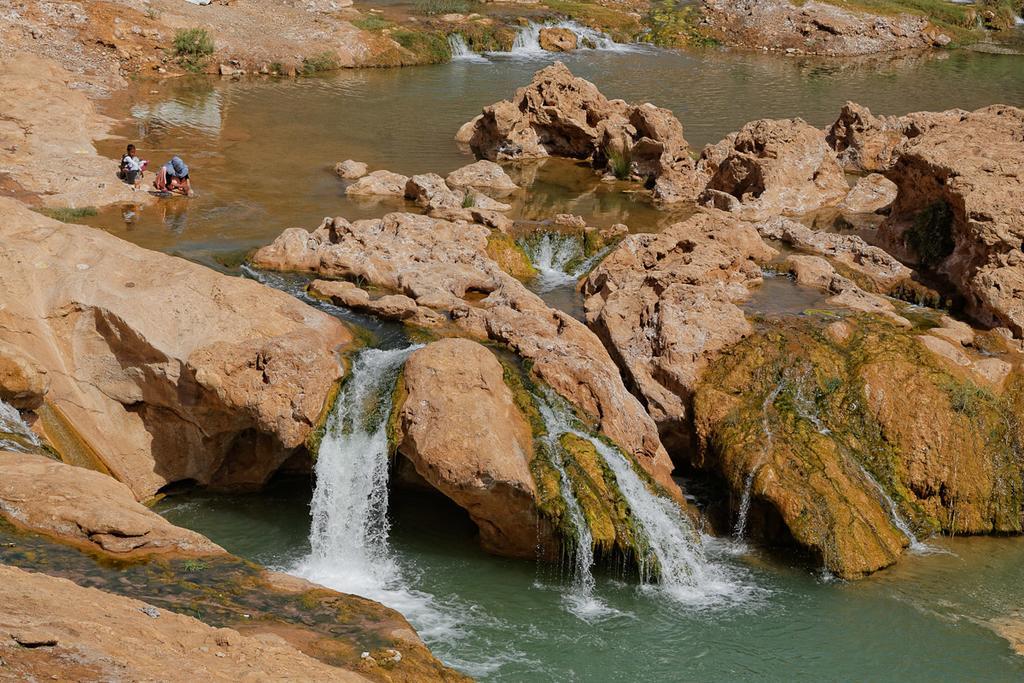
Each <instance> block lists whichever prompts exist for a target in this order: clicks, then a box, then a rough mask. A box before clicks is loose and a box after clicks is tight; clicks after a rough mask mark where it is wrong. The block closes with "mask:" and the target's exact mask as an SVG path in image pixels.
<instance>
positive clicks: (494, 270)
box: [253, 210, 678, 492]
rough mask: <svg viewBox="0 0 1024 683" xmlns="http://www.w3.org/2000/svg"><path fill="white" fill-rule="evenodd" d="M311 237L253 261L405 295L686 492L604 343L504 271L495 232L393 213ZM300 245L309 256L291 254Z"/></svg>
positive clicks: (287, 241) (333, 222)
mask: <svg viewBox="0 0 1024 683" xmlns="http://www.w3.org/2000/svg"><path fill="white" fill-rule="evenodd" d="M467 211H468V210H467ZM457 213H458V212H457ZM506 220H507V219H506ZM303 233H304V234H303ZM303 233H294V232H291V231H289V232H286V233H285V234H284V235H282V236H281V238H279V240H278V241H276V242H274V243H273V244H271V245H268V246H266V247H264V248H262V249H260V250H259V251H257V252H256V254H255V255H254V256H253V263H254V264H255V265H256V266H258V267H270V268H279V269H283V270H293V269H294V267H293V266H292V264H291V263H289V261H288V259H289V258H291V259H294V263H296V264H309V263H313V262H316V263H317V264H318V265H317V266H316V267H315V272H316V273H317V274H318V275H320V276H321V277H323V278H334V279H349V280H357V279H359V280H363V281H366V282H368V283H370V284H373V285H375V286H377V287H382V288H384V289H387V290H391V291H393V292H396V293H401V294H404V295H405V296H408V297H409V298H411V299H413V300H414V301H415V302H416V304H417V306H419V307H424V308H430V309H433V310H434V311H435V312H436V313H437V314H439V315H442V316H445V318H446V319H448V320H449V321H450V322H451V323H452V324H453V325H454V326H455V327H456V328H457V329H459V330H461V331H462V333H463V334H467V335H469V336H472V337H475V338H479V339H489V340H491V341H494V342H498V343H501V344H505V345H507V346H508V347H509V348H511V349H512V350H513V351H515V352H516V353H518V354H519V355H520V356H522V357H523V358H524V359H527V360H529V361H531V362H532V372H533V374H534V376H535V377H536V378H537V379H539V380H541V381H542V382H545V383H546V384H548V385H549V386H550V387H551V388H552V389H554V391H555V392H557V393H558V394H560V395H561V396H562V397H563V398H565V399H566V400H567V401H569V403H570V404H572V405H573V406H575V407H576V408H577V409H578V410H579V411H580V412H581V413H582V414H584V415H587V416H589V418H590V419H592V420H593V422H594V423H595V424H596V425H597V426H598V427H599V429H600V431H602V432H603V433H604V434H605V435H606V436H608V437H609V438H610V439H611V440H612V441H614V442H615V443H616V444H618V445H619V446H620V447H621V448H622V449H623V450H624V451H625V452H627V453H628V454H631V455H632V456H633V457H634V458H635V459H636V461H637V462H638V463H639V464H640V465H641V466H642V467H643V468H644V469H646V470H647V471H648V472H649V473H650V474H651V475H652V476H653V477H654V478H655V480H657V481H659V482H660V483H662V484H663V485H664V486H665V488H666V490H668V491H670V492H678V485H676V484H675V483H674V482H673V481H672V479H671V477H670V473H671V470H672V465H671V462H670V461H669V459H668V454H667V453H666V452H665V449H664V447H663V446H662V444H661V441H660V439H659V438H658V433H657V429H656V428H655V425H654V422H653V421H652V420H651V418H650V416H648V415H647V414H646V412H644V410H643V408H642V407H641V405H640V403H639V402H638V401H637V400H636V399H635V398H634V397H633V396H632V395H631V394H630V393H629V392H628V391H627V390H626V388H625V386H624V385H623V384H622V379H621V377H620V375H619V369H618V368H617V367H616V365H615V363H613V362H612V360H611V358H610V357H609V355H608V352H607V351H606V350H605V348H604V346H603V345H602V344H601V341H600V340H599V339H598V338H597V337H596V336H595V335H594V334H593V333H592V332H591V331H590V330H588V329H587V328H586V326H584V325H583V324H582V323H580V322H579V321H577V320H576V319H574V318H572V317H571V316H569V315H568V314H566V313H563V312H561V311H558V310H555V309H552V308H549V307H548V306H547V305H546V304H545V303H544V302H543V301H542V300H541V299H540V297H538V296H537V295H536V294H534V293H532V292H530V291H529V290H528V289H527V288H526V287H525V286H524V285H523V284H522V283H521V282H520V281H518V280H516V279H515V278H514V277H512V276H511V275H509V274H508V273H506V272H505V271H503V270H501V268H500V267H499V266H498V264H497V263H496V262H495V261H494V260H492V259H491V257H490V256H488V239H489V237H491V230H490V229H488V228H487V227H485V226H483V225H480V224H477V223H467V222H464V221H463V220H462V219H459V218H456V219H455V221H454V222H449V221H446V220H440V219H438V218H435V217H431V216H419V215H414V214H407V213H392V214H388V215H386V216H384V218H380V219H373V220H361V221H355V222H353V223H349V222H348V221H346V220H345V219H343V218H335V219H327V220H325V221H324V223H323V224H322V225H321V226H320V227H319V228H317V229H316V230H315V231H314V232H313V233H305V232H304V231H303ZM300 243H301V244H305V245H306V248H307V252H306V253H296V252H294V251H292V250H291V247H290V245H293V244H300Z"/></svg>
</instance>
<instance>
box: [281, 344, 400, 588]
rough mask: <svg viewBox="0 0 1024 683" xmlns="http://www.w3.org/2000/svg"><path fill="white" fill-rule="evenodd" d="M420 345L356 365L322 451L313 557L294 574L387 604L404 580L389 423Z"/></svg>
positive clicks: (374, 354)
mask: <svg viewBox="0 0 1024 683" xmlns="http://www.w3.org/2000/svg"><path fill="white" fill-rule="evenodd" d="M416 348H418V347H416V346H411V347H408V348H404V349H392V350H382V349H367V350H364V351H362V352H361V353H360V354H359V355H358V357H357V358H356V360H355V362H354V363H353V365H352V371H351V374H350V376H349V378H348V380H347V381H346V382H345V386H344V388H343V389H342V391H341V393H340V394H339V396H338V399H337V401H336V402H335V406H334V410H333V412H332V413H331V415H330V417H329V418H328V422H327V425H326V429H325V433H324V437H323V440H322V441H321V443H320V451H319V453H318V454H317V460H316V489H315V491H314V493H313V499H312V502H311V503H310V508H311V514H312V517H313V521H312V526H311V528H310V532H309V542H310V546H311V552H310V554H309V556H308V557H306V558H305V559H304V560H303V561H302V562H301V563H300V564H299V566H298V567H296V568H295V570H294V573H296V574H298V575H300V576H303V577H305V578H308V579H310V580H312V581H315V582H317V583H322V584H324V585H327V586H330V587H332V588H335V589H338V590H342V591H345V592H349V593H356V594H358V595H363V596H365V597H370V598H374V599H378V600H381V601H382V602H385V603H389V602H392V603H393V602H395V598H396V596H398V591H401V588H402V584H403V583H404V582H403V579H402V576H401V571H400V569H399V567H398V565H397V563H396V561H395V559H394V557H393V556H392V554H391V551H390V549H389V546H388V532H389V531H390V525H389V523H388V517H387V511H388V439H387V421H388V416H389V414H390V412H391V407H392V406H391V393H392V390H393V388H394V383H395V380H396V378H397V376H398V372H399V370H400V369H401V367H402V365H403V364H404V363H405V359H406V358H407V357H408V356H409V354H410V353H411V352H412V351H414V350H415V349H416ZM389 598H390V600H389Z"/></svg>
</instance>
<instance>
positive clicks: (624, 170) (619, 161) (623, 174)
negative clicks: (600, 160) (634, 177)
mask: <svg viewBox="0 0 1024 683" xmlns="http://www.w3.org/2000/svg"><path fill="white" fill-rule="evenodd" d="M605 156H607V157H608V170H609V171H611V172H612V175H614V176H615V177H616V178H618V179H619V180H626V179H627V178H629V176H630V175H631V174H632V171H631V169H630V166H631V164H630V161H629V159H628V158H627V157H626V155H625V154H623V153H622V152H620V151H618V150H614V149H609V150H605Z"/></svg>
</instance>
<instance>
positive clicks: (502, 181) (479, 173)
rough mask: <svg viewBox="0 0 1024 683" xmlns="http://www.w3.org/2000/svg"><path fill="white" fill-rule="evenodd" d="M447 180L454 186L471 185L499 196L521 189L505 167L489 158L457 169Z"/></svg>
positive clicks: (464, 186) (463, 186)
mask: <svg viewBox="0 0 1024 683" xmlns="http://www.w3.org/2000/svg"><path fill="white" fill-rule="evenodd" d="M445 181H446V182H447V183H448V185H449V186H450V187H453V188H466V187H471V188H474V189H477V190H481V191H484V192H490V193H492V194H495V195H497V196H499V197H501V196H504V195H507V194H509V193H510V192H515V191H516V190H518V189H519V186H518V185H516V184H515V183H514V182H513V181H512V178H510V177H509V175H508V173H505V169H503V168H502V167H501V166H499V165H498V164H496V163H494V162H493V161H488V160H487V159H481V160H480V161H477V162H475V163H472V164H468V165H466V166H463V167H461V168H457V169H455V170H454V171H452V172H451V173H449V174H448V176H447V177H446V178H445Z"/></svg>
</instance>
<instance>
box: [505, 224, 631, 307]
mask: <svg viewBox="0 0 1024 683" xmlns="http://www.w3.org/2000/svg"><path fill="white" fill-rule="evenodd" d="M518 244H519V246H520V247H522V249H523V251H524V252H526V256H527V258H529V259H530V263H532V264H533V267H534V268H536V269H537V273H538V275H537V277H536V278H535V279H534V281H533V282H532V283H531V288H532V289H533V290H534V291H535V292H538V293H540V294H543V293H545V292H550V291H551V290H553V289H558V288H559V287H566V286H573V287H574V286H575V285H576V282H577V281H578V280H579V279H580V278H581V277H583V276H584V275H585V274H586V273H587V272H588V271H589V270H590V268H591V266H593V265H594V263H596V262H598V261H600V260H601V259H602V258H604V256H605V255H606V254H607V253H608V252H609V251H610V250H611V248H612V247H611V246H607V247H605V248H603V249H601V250H599V251H598V252H596V253H594V254H591V255H590V256H586V255H585V254H584V251H583V240H582V238H580V236H579V235H573V234H569V233H563V232H543V233H535V234H533V235H529V236H527V237H521V238H520V239H519V240H518Z"/></svg>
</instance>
